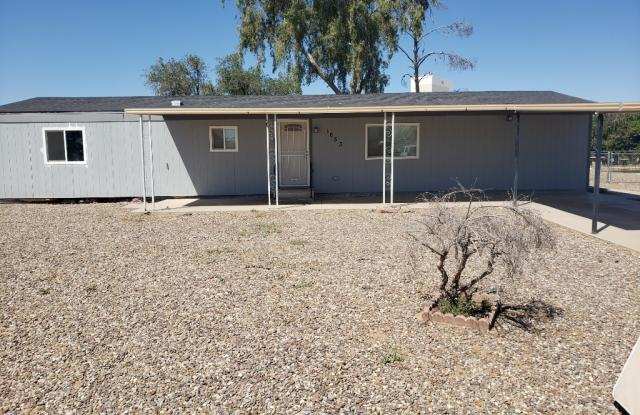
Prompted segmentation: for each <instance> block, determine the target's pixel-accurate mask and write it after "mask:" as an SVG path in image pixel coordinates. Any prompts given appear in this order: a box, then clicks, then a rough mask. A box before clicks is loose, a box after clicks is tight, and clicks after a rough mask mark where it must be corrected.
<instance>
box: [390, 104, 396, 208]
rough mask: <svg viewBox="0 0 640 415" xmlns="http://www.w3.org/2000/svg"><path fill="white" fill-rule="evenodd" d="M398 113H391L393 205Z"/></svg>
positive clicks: (391, 190) (391, 191)
mask: <svg viewBox="0 0 640 415" xmlns="http://www.w3.org/2000/svg"><path fill="white" fill-rule="evenodd" d="M395 152H396V113H395V112H392V113H391V186H390V193H391V194H390V197H389V198H390V199H391V203H393V180H394V174H393V173H394V168H393V167H394V164H393V163H394V160H395V158H396V157H395V156H396V153H395Z"/></svg>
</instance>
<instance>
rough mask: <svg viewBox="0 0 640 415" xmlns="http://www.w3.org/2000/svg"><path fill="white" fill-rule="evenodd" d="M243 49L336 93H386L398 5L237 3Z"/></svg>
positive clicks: (363, 0) (321, 0)
mask: <svg viewBox="0 0 640 415" xmlns="http://www.w3.org/2000/svg"><path fill="white" fill-rule="evenodd" d="M236 2H237V5H238V10H239V11H240V24H239V34H240V47H241V48H242V49H243V50H249V51H251V52H253V53H254V54H256V56H258V60H259V63H260V64H264V62H265V54H266V53H267V51H268V52H269V53H270V55H271V58H272V60H273V66H274V69H277V68H284V69H285V70H286V71H287V73H291V74H293V75H294V76H297V77H298V78H299V80H300V81H301V82H304V83H305V84H310V83H311V82H313V81H315V80H317V79H321V80H322V81H323V82H324V83H325V84H326V85H327V86H328V87H329V88H330V89H331V90H332V91H333V92H334V93H336V94H344V93H354V94H359V93H362V92H382V91H383V90H384V87H385V86H386V85H387V84H388V82H389V77H388V76H387V75H386V74H385V73H384V71H385V69H386V68H387V66H388V60H389V59H390V57H391V55H392V53H393V51H394V50H395V49H396V46H397V37H398V30H397V21H396V19H395V18H394V15H393V11H394V7H395V5H396V0H377V1H376V0H351V1H335V0H315V1H303V0H236Z"/></svg>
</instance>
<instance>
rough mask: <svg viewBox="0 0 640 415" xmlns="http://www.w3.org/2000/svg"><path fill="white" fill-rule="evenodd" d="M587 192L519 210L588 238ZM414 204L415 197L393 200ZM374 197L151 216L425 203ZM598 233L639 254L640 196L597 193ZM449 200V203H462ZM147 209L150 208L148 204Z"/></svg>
mask: <svg viewBox="0 0 640 415" xmlns="http://www.w3.org/2000/svg"><path fill="white" fill-rule="evenodd" d="M591 198H592V194H591V193H587V192H538V193H537V194H534V195H532V197H531V199H532V201H531V202H523V203H522V206H525V207H527V208H529V209H532V210H535V211H536V212H538V213H539V214H540V215H541V216H542V217H543V218H544V219H545V220H547V221H549V222H553V223H555V224H558V225H560V226H564V227H566V228H569V229H573V230H575V231H578V232H581V233H584V234H587V235H591V214H592V204H591ZM398 199H399V200H416V199H415V196H414V197H413V199H411V198H410V197H409V196H406V197H401V198H398ZM376 200H379V196H353V197H340V196H333V197H321V198H319V200H316V201H314V202H313V203H308V204H280V205H279V206H275V205H272V206H268V205H266V204H265V198H264V197H259V196H258V197H230V198H211V199H200V198H181V199H164V200H161V201H158V202H156V204H155V210H154V212H162V213H165V212H166V213H183V214H184V213H215V212H247V211H306V210H352V209H364V210H372V209H394V208H399V209H424V208H427V207H429V204H428V203H425V202H405V203H395V204H393V205H390V204H386V205H383V204H381V203H380V202H377V201H376ZM600 201H601V202H600V220H601V221H600V222H599V223H598V229H599V232H598V233H597V234H596V235H593V236H595V237H597V238H600V239H602V240H605V241H608V242H611V243H614V244H617V245H620V246H623V247H626V248H628V249H631V250H634V251H636V252H640V197H639V196H638V195H635V194H632V193H617V192H616V193H603V194H601V195H600ZM481 203H482V204H483V205H487V206H500V205H505V204H510V203H511V202H510V201H508V200H505V197H504V196H501V197H497V196H496V197H492V198H490V199H489V200H488V201H486V202H481ZM464 204H465V202H454V203H452V205H460V206H462V205H464ZM126 207H127V208H129V209H132V211H133V212H137V213H142V212H143V208H142V204H141V203H139V202H138V203H131V204H128V205H126ZM147 208H148V209H151V204H150V203H148V204H147Z"/></svg>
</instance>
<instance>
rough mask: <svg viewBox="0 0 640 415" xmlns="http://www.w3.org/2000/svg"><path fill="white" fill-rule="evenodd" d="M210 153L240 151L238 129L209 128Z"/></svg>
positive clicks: (233, 127)
mask: <svg viewBox="0 0 640 415" xmlns="http://www.w3.org/2000/svg"><path fill="white" fill-rule="evenodd" d="M209 151H238V127H235V126H232V127H213V126H211V127H209Z"/></svg>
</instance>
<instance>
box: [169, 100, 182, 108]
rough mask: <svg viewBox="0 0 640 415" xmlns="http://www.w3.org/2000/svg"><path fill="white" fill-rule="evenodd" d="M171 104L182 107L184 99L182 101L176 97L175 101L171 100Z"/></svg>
mask: <svg viewBox="0 0 640 415" xmlns="http://www.w3.org/2000/svg"><path fill="white" fill-rule="evenodd" d="M171 106H172V107H180V106H182V101H180V100H179V99H174V100H173V101H171Z"/></svg>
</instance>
